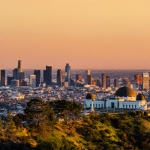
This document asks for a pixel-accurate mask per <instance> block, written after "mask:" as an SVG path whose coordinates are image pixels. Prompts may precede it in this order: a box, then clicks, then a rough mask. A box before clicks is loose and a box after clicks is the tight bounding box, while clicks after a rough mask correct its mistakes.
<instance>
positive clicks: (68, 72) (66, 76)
mask: <svg viewBox="0 0 150 150" xmlns="http://www.w3.org/2000/svg"><path fill="white" fill-rule="evenodd" d="M65 82H68V85H70V84H71V79H70V66H69V64H68V63H67V64H66V66H65Z"/></svg>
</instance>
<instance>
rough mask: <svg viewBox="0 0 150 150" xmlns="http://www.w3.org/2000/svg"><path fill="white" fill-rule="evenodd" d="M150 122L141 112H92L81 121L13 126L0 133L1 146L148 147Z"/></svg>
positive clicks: (45, 147) (33, 147) (88, 148)
mask: <svg viewBox="0 0 150 150" xmlns="http://www.w3.org/2000/svg"><path fill="white" fill-rule="evenodd" d="M149 133H150V121H149V119H148V118H147V117H145V116H144V113H143V112H135V113H124V114H107V113H106V114H101V115H98V114H94V113H93V114H91V115H90V116H83V117H82V120H80V121H69V122H67V123H65V122H61V123H60V122H55V123H50V124H49V125H48V124H40V125H38V126H37V125H36V124H35V125H33V124H31V125H28V126H25V127H23V126H20V127H15V125H14V128H12V129H9V130H5V129H3V131H2V132H1V136H0V140H1V144H0V149H11V150H13V149H20V148H22V149H24V150H26V149H35V150H41V149H42V150H48V149H55V150H56V149H57V150H59V149H64V150H69V149H74V150H76V149H83V150H90V149H91V150H94V149H95V150H97V149H108V150H109V149H118V150H120V149H126V150H127V149H129V150H132V149H136V150H138V149H143V150H144V149H145V150H148V149H150V134H149Z"/></svg>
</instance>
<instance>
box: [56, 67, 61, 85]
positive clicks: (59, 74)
mask: <svg viewBox="0 0 150 150" xmlns="http://www.w3.org/2000/svg"><path fill="white" fill-rule="evenodd" d="M57 85H58V86H62V70H61V69H58V70H57Z"/></svg>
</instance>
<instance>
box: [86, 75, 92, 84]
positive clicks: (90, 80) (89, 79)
mask: <svg viewBox="0 0 150 150" xmlns="http://www.w3.org/2000/svg"><path fill="white" fill-rule="evenodd" d="M87 84H89V85H92V75H87Z"/></svg>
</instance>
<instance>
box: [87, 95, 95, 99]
mask: <svg viewBox="0 0 150 150" xmlns="http://www.w3.org/2000/svg"><path fill="white" fill-rule="evenodd" d="M86 99H92V100H95V95H94V94H93V93H88V94H87V95H86Z"/></svg>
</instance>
